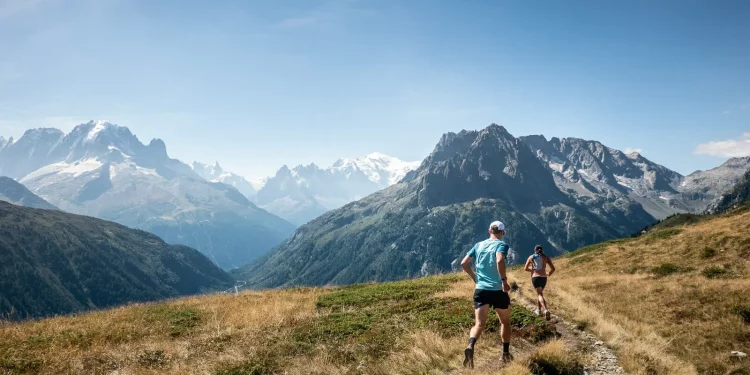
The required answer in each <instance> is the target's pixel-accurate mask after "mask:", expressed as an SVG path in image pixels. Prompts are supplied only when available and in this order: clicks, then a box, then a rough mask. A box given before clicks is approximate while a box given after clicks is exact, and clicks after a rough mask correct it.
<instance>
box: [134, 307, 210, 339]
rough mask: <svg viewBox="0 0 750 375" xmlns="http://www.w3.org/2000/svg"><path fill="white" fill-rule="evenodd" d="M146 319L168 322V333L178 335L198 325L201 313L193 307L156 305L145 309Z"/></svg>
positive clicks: (173, 335) (188, 331)
mask: <svg viewBox="0 0 750 375" xmlns="http://www.w3.org/2000/svg"><path fill="white" fill-rule="evenodd" d="M146 321H148V322H155V323H162V324H168V325H169V335H170V336H172V337H179V336H182V335H185V334H188V333H190V332H192V331H193V330H194V329H195V328H196V327H198V326H199V325H200V323H201V315H200V312H199V311H198V310H196V309H193V308H178V307H175V306H169V305H157V306H152V307H150V308H149V309H148V310H147V311H146Z"/></svg>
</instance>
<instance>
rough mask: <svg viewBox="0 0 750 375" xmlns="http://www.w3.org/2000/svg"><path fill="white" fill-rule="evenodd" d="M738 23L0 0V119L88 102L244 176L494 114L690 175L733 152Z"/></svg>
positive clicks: (738, 14)
mask: <svg viewBox="0 0 750 375" xmlns="http://www.w3.org/2000/svg"><path fill="white" fill-rule="evenodd" d="M748 20H750V1H743V0H725V1H708V0H707V1H691V0H678V1H668V0H659V1H608V0H605V1H602V0H592V1H564V2H563V1H520V0H519V1H499V0H498V1H489V0H487V1H479V0H475V1H444V0H408V1H397V0H381V1H364V0H361V1H355V0H349V1H346V0H344V1H321V2H317V1H312V0H310V1H307V0H305V1H287V0H284V1H271V0H268V1H210V2H209V1H183V0H180V1H169V0H159V1H146V0H143V1H136V0H111V1H110V0H89V1H84V0H80V1H79V0H65V1H63V0H0V46H2V47H0V135H4V136H5V137H6V138H7V137H8V136H16V137H18V136H19V135H21V134H22V133H23V131H24V130H25V129H27V128H31V127H39V126H53V127H59V128H61V129H63V130H69V129H70V128H72V127H73V126H74V125H75V124H76V123H80V122H83V121H88V120H90V119H105V120H110V121H112V122H115V123H118V124H120V125H125V126H128V127H130V128H131V130H133V132H134V133H136V134H137V135H138V136H139V138H141V140H142V141H144V142H148V141H149V140H150V139H151V138H154V137H159V138H162V139H164V140H165V142H166V143H167V148H168V150H169V152H170V155H171V156H173V157H177V158H180V159H182V160H185V161H188V162H190V161H192V160H196V159H197V160H201V161H204V162H213V161H215V160H219V161H220V162H221V163H222V164H223V165H224V166H225V168H227V169H230V170H233V171H235V172H238V173H241V174H244V175H246V176H247V177H250V178H253V177H258V176H265V175H269V174H273V173H274V172H275V170H276V169H277V168H278V167H279V166H281V165H282V164H289V165H296V164H301V163H304V164H307V163H310V162H316V163H318V164H319V165H328V164H330V163H332V162H333V161H334V160H335V159H337V158H338V157H341V156H346V157H356V156H360V155H364V154H366V153H369V152H373V151H380V152H383V153H387V154H391V155H393V156H396V157H399V158H402V159H405V160H418V159H422V158H423V157H425V156H426V155H427V154H428V153H429V152H430V151H431V150H432V148H433V147H434V145H435V143H436V142H437V140H438V139H439V137H440V135H441V134H442V133H444V132H448V131H459V130H461V129H478V128H483V127H485V126H486V125H488V124H489V123H491V122H496V123H499V124H501V125H505V126H506V127H507V128H508V129H509V131H510V132H511V133H513V134H514V135H517V136H519V135H526V134H544V135H546V136H548V137H551V136H559V137H563V136H574V137H581V138H586V139H596V140H600V141H602V142H603V143H605V144H607V145H608V146H611V147H615V148H620V149H624V148H634V149H642V150H643V154H644V155H645V156H646V157H648V158H651V159H652V160H654V161H656V162H658V163H661V164H664V165H666V166H668V167H670V168H673V169H675V170H677V171H679V172H682V173H689V172H692V171H694V170H696V169H705V168H710V167H713V166H715V165H718V164H719V163H721V162H722V161H723V160H724V159H725V157H726V156H727V155H741V154H750V134H746V135H744V136H743V134H744V133H747V132H750V21H748ZM711 141H714V142H717V141H724V142H723V143H707V142H711ZM700 144H704V145H703V146H701V147H702V148H699V150H702V151H700V152H702V153H703V154H696V152H695V150H696V147H698V146H699V145H700ZM706 154H713V156H712V155H706Z"/></svg>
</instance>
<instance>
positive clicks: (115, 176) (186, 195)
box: [0, 121, 294, 269]
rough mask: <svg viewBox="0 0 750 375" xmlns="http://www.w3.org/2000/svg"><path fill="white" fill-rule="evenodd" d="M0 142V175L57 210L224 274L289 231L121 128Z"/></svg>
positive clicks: (41, 133)
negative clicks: (198, 257) (120, 228)
mask: <svg viewBox="0 0 750 375" xmlns="http://www.w3.org/2000/svg"><path fill="white" fill-rule="evenodd" d="M4 143H5V144H4V147H3V148H2V149H0V175H5V176H8V177H11V178H14V179H16V180H17V181H19V182H21V183H23V184H24V185H26V186H27V187H28V188H29V190H31V191H32V192H34V193H35V194H37V195H39V196H41V197H42V198H44V199H45V200H47V201H48V202H50V203H51V204H53V205H55V206H56V207H58V208H60V209H62V210H64V211H67V212H72V213H77V214H82V215H89V216H94V217H98V218H102V219H105V220H111V221H114V222H117V223H120V224H123V225H127V226H129V227H132V228H137V229H143V230H146V231H149V232H151V233H154V234H156V235H158V236H160V237H161V238H162V239H164V240H165V241H167V242H168V243H172V244H183V245H187V246H190V247H194V248H196V249H198V250H200V251H201V252H203V253H204V254H206V255H207V256H209V257H210V258H211V259H212V260H213V261H214V262H216V264H218V265H219V266H221V267H223V268H226V269H228V268H232V267H237V266H240V265H243V264H245V263H247V262H249V261H250V260H252V259H254V258H255V257H257V256H259V255H261V254H264V253H265V252H266V251H268V249H270V248H272V247H273V246H275V245H277V244H279V243H280V242H281V241H282V240H284V239H285V238H286V237H287V236H288V235H289V234H290V233H292V231H293V230H294V226H293V225H292V224H290V223H289V222H287V221H285V220H283V219H281V218H279V217H277V216H274V215H272V214H269V213H268V212H266V211H265V210H263V209H260V208H258V207H257V206H256V205H255V204H253V203H252V202H250V201H249V200H248V199H247V198H246V197H245V196H244V195H243V194H241V193H240V192H239V191H238V190H237V189H236V188H235V187H232V186H230V185H227V184H225V183H220V182H211V181H206V180H205V179H204V178H202V177H201V176H199V174H198V173H196V172H195V171H194V169H193V168H191V166H189V165H187V164H185V163H182V162H181V161H179V160H176V159H171V158H169V156H168V155H167V150H166V145H165V144H164V142H163V141H161V140H159V139H154V140H152V141H151V142H150V143H149V144H148V145H144V144H143V143H141V142H140V141H139V140H138V138H137V137H136V136H135V135H133V134H132V133H131V132H130V130H129V129H128V128H126V127H121V126H117V125H113V124H110V123H108V122H104V121H91V122H89V123H86V124H81V125H78V126H76V127H75V128H74V129H73V130H72V131H71V132H70V133H68V134H65V133H63V132H62V131H60V130H57V129H31V130H28V131H26V132H25V133H24V135H23V136H22V137H21V138H19V139H18V140H17V141H14V142H4Z"/></svg>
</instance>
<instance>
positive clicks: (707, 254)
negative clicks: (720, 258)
mask: <svg viewBox="0 0 750 375" xmlns="http://www.w3.org/2000/svg"><path fill="white" fill-rule="evenodd" d="M714 255H716V249H714V248H713V247H704V248H703V250H701V258H703V259H708V258H712V257H713V256H714Z"/></svg>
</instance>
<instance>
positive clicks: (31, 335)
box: [0, 289, 325, 374]
mask: <svg viewBox="0 0 750 375" xmlns="http://www.w3.org/2000/svg"><path fill="white" fill-rule="evenodd" d="M324 292H325V291H324V290H323V289H304V290H282V291H267V292H245V293H241V294H239V295H237V296H235V295H227V294H217V295H211V296H201V297H192V298H185V299H180V300H176V301H171V302H166V303H162V304H144V305H132V306H125V307H120V308H116V309H112V310H105V311H98V312H93V313H88V314H82V315H79V316H68V317H58V318H52V319H43V320H39V321H36V322H28V323H21V324H7V323H6V324H3V325H0V337H2V340H1V341H0V353H2V354H4V356H3V357H2V360H3V361H5V363H3V362H0V373H3V371H5V372H6V373H27V372H28V373H35V372H39V373H45V374H105V373H110V372H112V371H115V370H116V371H117V373H118V374H153V373H159V374H210V373H212V371H214V369H215V368H216V366H217V364H220V363H225V362H226V363H231V362H239V361H242V360H244V359H246V358H248V357H251V356H252V355H253V354H254V353H255V352H256V351H257V350H258V349H259V346H260V345H262V343H263V342H264V341H265V339H266V338H267V336H268V334H269V333H270V332H276V331H278V329H279V327H284V326H288V325H290V324H293V323H294V322H296V321H301V320H304V319H309V318H310V317H312V316H313V315H314V314H315V301H316V300H317V298H318V296H320V295H321V294H322V293H324ZM185 311H187V312H197V313H198V314H199V315H200V317H201V318H200V319H201V321H202V324H200V325H196V326H195V327H192V328H191V327H188V329H190V330H191V332H190V333H189V335H185V336H179V335H178V336H175V337H173V335H172V330H174V329H175V328H174V327H175V324H174V323H173V322H170V321H169V320H170V319H171V318H173V316H172V315H170V314H173V315H174V314H175V312H177V315H174V317H176V318H175V319H177V324H178V325H179V324H183V325H185V326H190V325H191V324H190V323H189V322H190V317H191V316H190V315H189V314H188V316H187V319H185V317H184V316H180V315H179V312H185ZM163 318H166V319H163ZM179 319H183V320H184V321H182V322H181V321H179ZM165 320H166V321H165ZM185 322H187V323H185ZM178 328H179V326H178ZM9 368H10V369H13V370H8V369H9ZM3 369H5V370H3Z"/></svg>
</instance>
